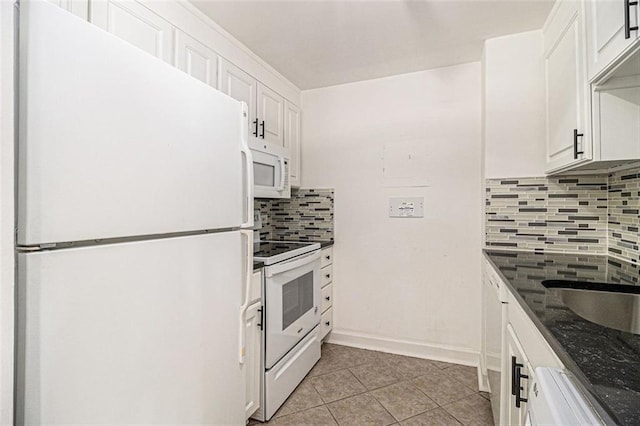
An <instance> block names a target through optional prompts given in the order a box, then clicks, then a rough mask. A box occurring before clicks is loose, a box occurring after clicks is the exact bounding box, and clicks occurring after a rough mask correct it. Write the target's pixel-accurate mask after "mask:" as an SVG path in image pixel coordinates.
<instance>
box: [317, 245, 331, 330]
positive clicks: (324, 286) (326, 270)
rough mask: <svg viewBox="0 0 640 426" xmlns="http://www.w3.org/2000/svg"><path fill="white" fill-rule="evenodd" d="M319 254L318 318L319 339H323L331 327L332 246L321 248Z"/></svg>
mask: <svg viewBox="0 0 640 426" xmlns="http://www.w3.org/2000/svg"><path fill="white" fill-rule="evenodd" d="M321 256H322V257H321V259H320V267H321V269H320V283H321V294H322V301H321V307H322V316H321V318H320V339H324V338H325V337H326V336H327V334H329V332H330V331H331V330H332V329H333V308H332V307H333V285H332V282H333V247H326V248H324V249H322V253H321Z"/></svg>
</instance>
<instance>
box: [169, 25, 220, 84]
mask: <svg viewBox="0 0 640 426" xmlns="http://www.w3.org/2000/svg"><path fill="white" fill-rule="evenodd" d="M175 33H176V35H175V49H176V67H178V68H179V69H181V70H182V71H184V72H186V73H187V74H189V75H190V76H193V77H195V78H197V79H198V80H200V81H202V82H204V83H206V84H208V85H209V86H211V87H214V88H217V87H218V54H217V53H216V52H214V51H213V50H211V49H210V48H208V47H207V46H205V45H204V44H202V43H200V42H199V41H198V40H196V39H195V38H193V37H191V36H190V35H188V34H187V33H185V32H183V31H180V30H176V32H175Z"/></svg>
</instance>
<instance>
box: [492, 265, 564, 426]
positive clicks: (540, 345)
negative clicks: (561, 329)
mask: <svg viewBox="0 0 640 426" xmlns="http://www.w3.org/2000/svg"><path fill="white" fill-rule="evenodd" d="M483 278H484V280H485V283H486V284H487V286H486V287H487V288H488V289H489V290H491V291H497V293H498V300H499V301H501V302H503V304H502V308H498V309H502V313H501V314H500V313H497V312H496V313H497V316H495V317H494V318H493V320H492V321H491V326H492V327H495V326H496V325H495V323H500V325H498V327H500V328H501V330H502V331H501V333H500V336H502V337H499V340H501V341H502V345H501V346H502V350H501V355H500V358H501V359H500V363H501V367H500V368H499V371H497V372H498V373H499V377H500V379H499V380H498V381H496V380H491V379H492V377H491V375H490V373H491V371H487V373H489V379H490V380H489V382H490V384H491V392H492V395H491V396H492V409H493V410H494V413H496V412H499V413H500V423H501V424H509V425H523V424H525V416H526V411H527V400H528V387H529V385H530V384H531V383H532V381H533V376H534V369H535V368H537V367H555V368H560V369H562V368H563V365H562V363H561V362H560V360H559V359H558V357H557V356H556V355H555V352H554V351H553V350H552V349H551V346H549V344H548V343H547V341H546V340H545V338H544V337H543V336H542V334H541V333H540V331H539V330H538V328H537V327H536V326H535V324H534V323H533V321H532V320H531V319H530V318H529V316H528V315H527V313H526V312H525V311H524V310H523V308H522V307H521V306H520V302H518V300H517V299H516V296H515V295H514V294H513V293H512V292H511V290H510V289H509V287H508V286H507V284H505V283H504V282H503V280H502V279H501V278H500V276H499V274H498V272H497V271H496V270H495V268H494V267H493V265H492V264H491V263H490V262H488V261H487V262H485V264H484V277H483ZM493 296H494V297H495V295H493ZM491 308H492V307H491V306H489V305H488V300H487V298H485V299H484V300H483V307H482V309H483V311H485V312H488V311H489V310H491ZM500 318H501V321H500ZM487 319H490V317H489V316H487V315H486V314H485V321H486V320H487ZM488 331H490V330H483V334H486V333H487V332H488ZM494 340H495V339H494ZM494 340H492V341H491V342H489V341H488V340H487V341H486V342H485V343H483V354H482V355H483V358H484V364H485V365H486V366H487V367H489V366H491V364H492V363H494V362H490V361H491V358H494V357H491V356H489V355H490V352H495V350H492V351H490V347H496V345H495V344H494V343H495V342H494ZM489 343H491V345H488V344H489ZM487 370H489V369H488V368H487ZM494 372H495V369H494ZM498 383H499V384H498ZM497 388H498V389H499V391H498V392H499V395H500V397H499V399H497V400H498V401H499V407H497V406H495V405H494V404H493V403H494V401H496V399H495V398H494V396H497V395H496V393H497V392H496V390H497ZM495 410H497V411H495Z"/></svg>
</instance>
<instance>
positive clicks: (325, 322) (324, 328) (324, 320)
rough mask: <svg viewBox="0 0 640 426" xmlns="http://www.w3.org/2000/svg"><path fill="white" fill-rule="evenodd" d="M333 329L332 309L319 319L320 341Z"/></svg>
mask: <svg viewBox="0 0 640 426" xmlns="http://www.w3.org/2000/svg"><path fill="white" fill-rule="evenodd" d="M332 329H333V308H329V309H327V310H326V311H325V312H323V313H322V317H321V318H320V339H324V338H325V337H326V336H327V334H329V332H330V331H331V330H332Z"/></svg>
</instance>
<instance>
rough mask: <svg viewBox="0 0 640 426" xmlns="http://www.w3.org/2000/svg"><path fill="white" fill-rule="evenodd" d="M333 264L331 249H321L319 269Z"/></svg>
mask: <svg viewBox="0 0 640 426" xmlns="http://www.w3.org/2000/svg"><path fill="white" fill-rule="evenodd" d="M332 263H333V247H327V248H324V249H322V259H321V260H320V267H321V268H324V267H325V266H329V265H331V264H332Z"/></svg>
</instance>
